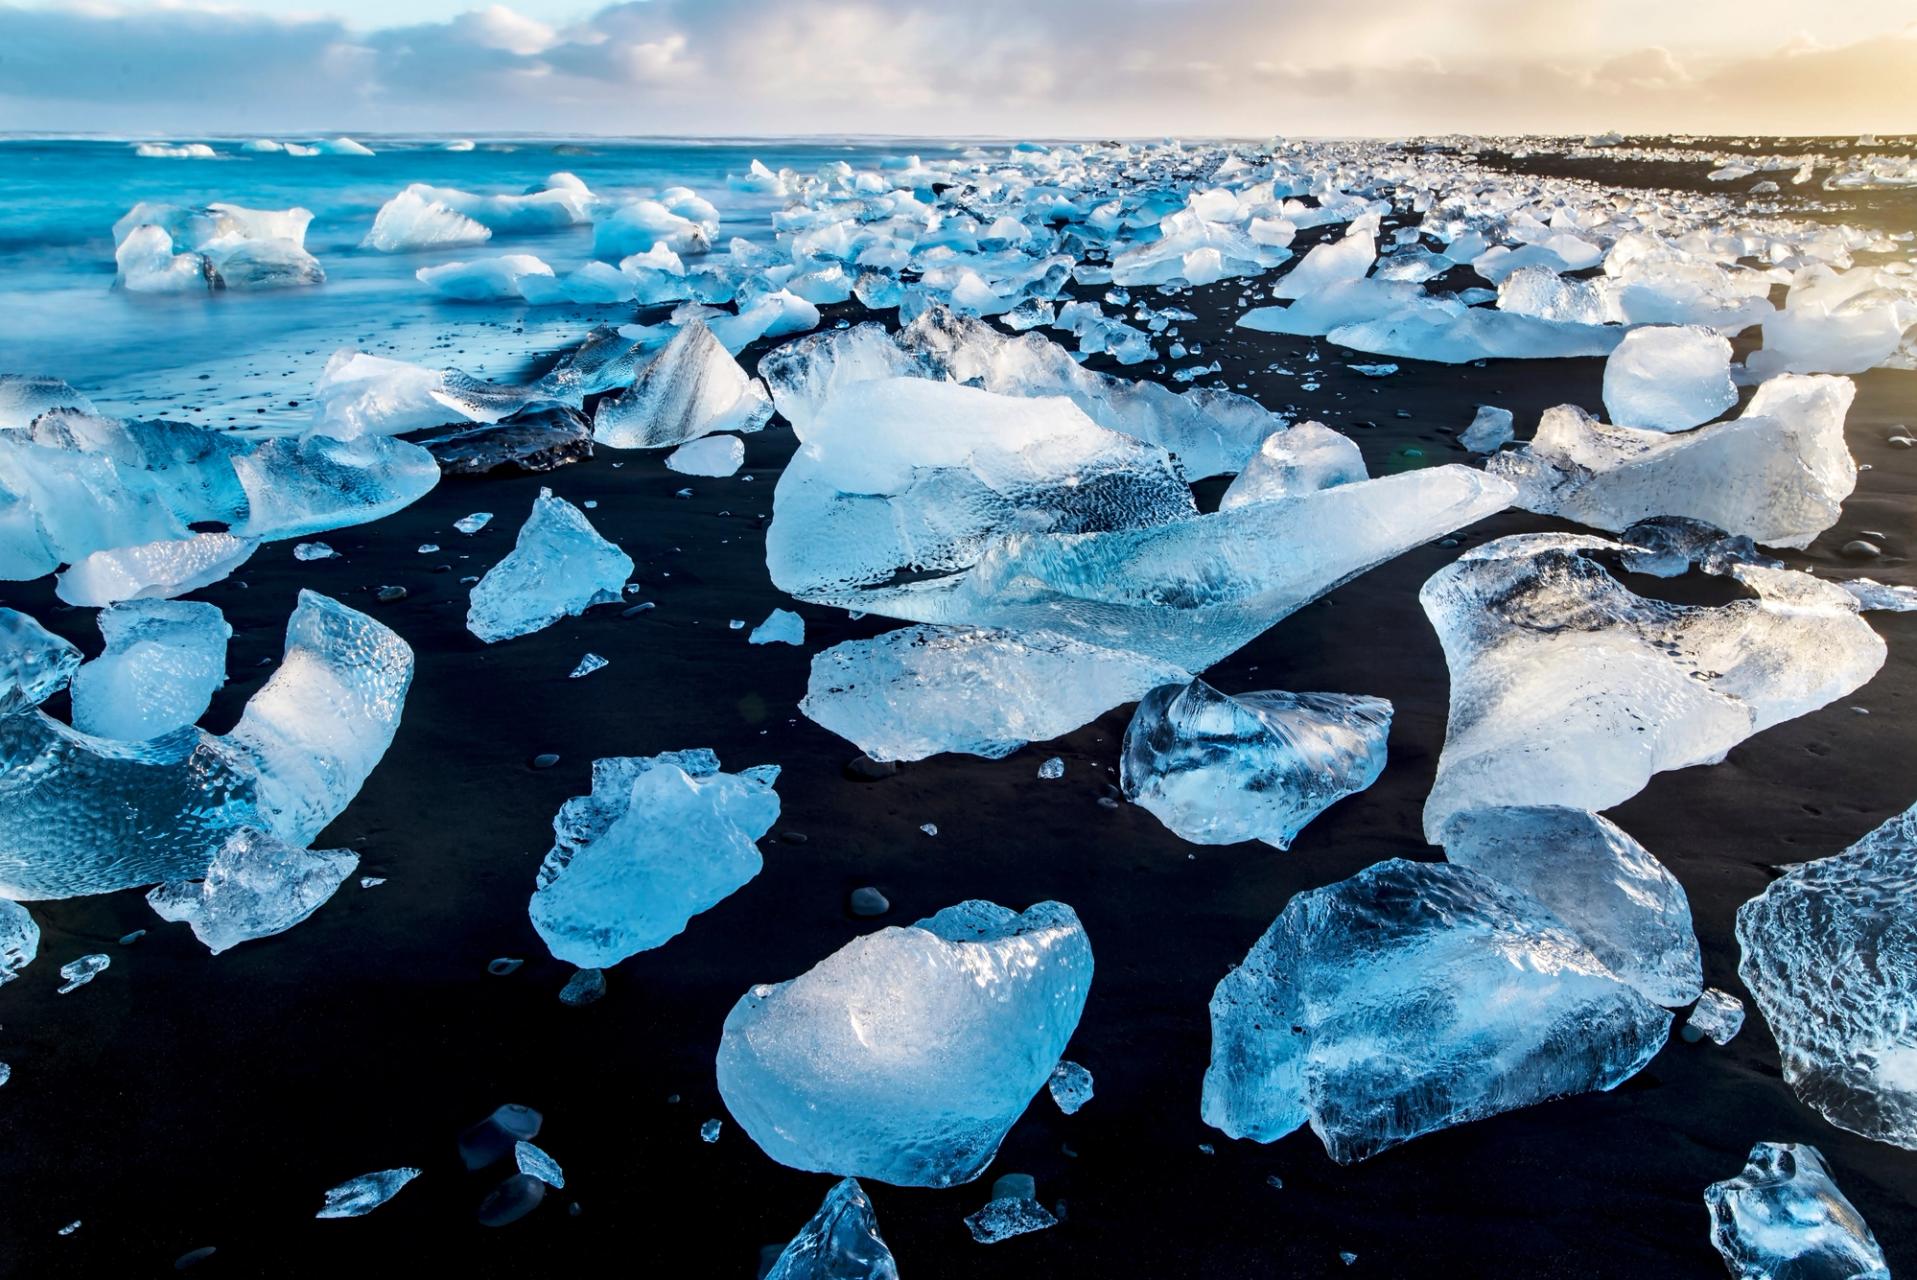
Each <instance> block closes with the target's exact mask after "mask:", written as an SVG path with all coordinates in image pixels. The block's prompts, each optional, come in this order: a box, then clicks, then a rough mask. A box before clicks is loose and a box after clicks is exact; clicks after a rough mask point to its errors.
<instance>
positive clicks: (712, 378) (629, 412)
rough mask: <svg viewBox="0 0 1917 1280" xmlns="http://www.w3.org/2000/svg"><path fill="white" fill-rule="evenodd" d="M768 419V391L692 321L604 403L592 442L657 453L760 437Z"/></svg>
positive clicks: (594, 423)
mask: <svg viewBox="0 0 1917 1280" xmlns="http://www.w3.org/2000/svg"><path fill="white" fill-rule="evenodd" d="M771 416H772V401H771V400H770V399H769V398H768V397H767V395H766V391H765V387H764V386H763V385H762V384H761V383H759V382H758V381H757V380H756V379H753V378H748V377H747V376H746V372H745V370H744V369H741V368H740V367H739V362H738V361H737V360H734V359H733V358H732V355H731V353H730V352H728V351H727V350H726V349H725V347H724V346H722V345H721V344H720V342H719V340H718V339H717V338H715V337H714V336H713V335H712V331H711V330H710V329H708V328H707V327H706V326H705V324H704V323H702V322H701V321H698V320H694V321H692V322H691V323H689V324H687V325H686V326H685V327H684V328H682V329H680V330H679V332H678V333H677V334H675V335H674V336H673V339H672V341H671V342H669V343H667V344H666V348H665V350H663V351H661V352H660V353H659V354H658V355H657V356H655V357H654V358H653V361H652V363H651V364H648V365H647V366H646V367H645V368H644V370H642V371H641V372H640V374H639V377H638V380H637V381H635V382H634V383H633V384H632V386H631V387H630V388H629V389H627V390H626V391H623V392H621V393H620V394H619V395H617V396H613V397H610V398H608V399H605V400H601V401H600V402H599V407H598V409H597V410H595V411H594V413H593V419H592V438H593V439H594V440H595V441H597V442H598V443H600V444H604V445H610V446H612V447H613V448H615V449H657V448H662V447H665V446H668V445H676V444H684V443H685V442H686V441H688V440H695V439H697V438H698V437H700V436H704V435H711V434H712V433H714V432H717V431H757V430H758V429H759V428H760V427H763V426H764V425H765V424H766V421H767V419H769V418H771Z"/></svg>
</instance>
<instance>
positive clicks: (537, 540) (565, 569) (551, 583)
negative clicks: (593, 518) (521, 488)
mask: <svg viewBox="0 0 1917 1280" xmlns="http://www.w3.org/2000/svg"><path fill="white" fill-rule="evenodd" d="M631 576H632V557H630V556H628V555H627V554H626V553H625V552H623V551H621V550H620V549H619V548H618V547H616V546H614V545H613V544H612V543H610V542H607V541H606V540H605V539H604V538H602V537H600V536H599V533H598V531H597V530H595V529H594V528H593V527H592V523H591V522H590V521H588V520H587V519H586V517H585V514H584V513H583V512H581V511H580V510H579V508H577V507H575V506H573V505H572V503H570V502H567V501H566V500H565V499H564V498H555V497H553V493H552V490H551V489H541V490H540V491H539V497H538V498H536V499H535V500H534V501H533V509H532V514H531V515H530V516H529V517H527V519H526V523H525V524H524V525H523V526H521V528H520V530H519V538H518V540H517V541H516V542H515V543H514V544H513V549H512V553H511V554H510V555H508V556H507V557H506V558H505V559H503V560H501V561H500V562H499V563H498V564H496V565H494V566H493V567H492V568H491V569H489V570H488V571H487V572H486V576H485V577H483V578H481V579H480V580H479V582H478V583H477V584H476V585H475V586H474V587H473V592H472V604H471V606H470V607H469V608H468V609H467V610H466V628H467V630H469V631H471V632H472V633H473V634H474V635H476V636H478V637H479V638H480V639H481V640H484V641H485V642H486V643H487V644H492V643H494V642H496V641H499V640H510V639H512V638H513V637H514V636H523V635H530V634H531V633H532V632H535V631H540V630H543V629H545V628H546V627H549V626H551V625H552V624H553V623H555V622H557V621H559V619H561V618H565V617H571V616H574V615H577V614H581V613H584V612H585V611H586V610H587V609H589V608H591V607H592V606H593V605H596V604H608V603H610V602H612V601H615V600H618V599H619V598H620V593H621V592H622V591H623V590H624V588H625V585H626V579H627V578H629V577H631Z"/></svg>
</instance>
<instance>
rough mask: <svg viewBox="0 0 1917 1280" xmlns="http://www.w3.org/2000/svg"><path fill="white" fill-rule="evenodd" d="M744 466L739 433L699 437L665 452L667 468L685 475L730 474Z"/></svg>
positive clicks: (743, 446)
mask: <svg viewBox="0 0 1917 1280" xmlns="http://www.w3.org/2000/svg"><path fill="white" fill-rule="evenodd" d="M744 465H745V441H743V440H741V439H739V437H738V436H700V437H699V438H698V439H697V440H688V441H687V442H686V443H685V444H682V445H680V446H679V447H678V448H677V449H674V450H673V451H672V452H671V453H669V454H667V455H666V470H668V471H677V472H678V473H679V474H680V475H686V476H729V475H732V474H733V473H734V472H736V471H738V469H739V468H740V467H742V466H744Z"/></svg>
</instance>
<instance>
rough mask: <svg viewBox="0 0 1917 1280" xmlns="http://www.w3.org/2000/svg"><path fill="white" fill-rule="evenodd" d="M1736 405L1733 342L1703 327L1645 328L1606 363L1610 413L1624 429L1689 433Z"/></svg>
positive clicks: (1619, 346) (1606, 400) (1630, 336)
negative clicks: (1732, 366) (1732, 355)
mask: <svg viewBox="0 0 1917 1280" xmlns="http://www.w3.org/2000/svg"><path fill="white" fill-rule="evenodd" d="M1736 403H1737V384H1736V383H1734V382H1732V381H1731V344H1730V340H1729V339H1728V338H1726V337H1724V336H1723V335H1722V334H1720V333H1718V332H1717V331H1716V330H1715V329H1707V328H1705V327H1704V326H1703V325H1697V324H1682V325H1672V324H1647V325H1641V326H1639V327H1638V328H1635V329H1632V330H1631V331H1630V332H1629V333H1626V334H1625V335H1624V341H1622V342H1620V343H1618V344H1617V349H1616V350H1615V351H1613V352H1611V355H1610V358H1609V359H1607V360H1606V361H1605V362H1604V411H1605V412H1606V413H1607V414H1609V415H1610V417H1611V421H1612V422H1615V423H1619V424H1620V425H1628V426H1633V427H1647V428H1649V429H1651V430H1653V431H1686V430H1689V429H1690V428H1692V427H1695V426H1697V425H1698V424H1699V423H1700V422H1709V421H1710V420H1711V419H1712V418H1715V417H1716V416H1717V415H1718V414H1720V413H1722V412H1724V410H1726V409H1728V408H1730V407H1731V406H1732V405H1734V404H1736Z"/></svg>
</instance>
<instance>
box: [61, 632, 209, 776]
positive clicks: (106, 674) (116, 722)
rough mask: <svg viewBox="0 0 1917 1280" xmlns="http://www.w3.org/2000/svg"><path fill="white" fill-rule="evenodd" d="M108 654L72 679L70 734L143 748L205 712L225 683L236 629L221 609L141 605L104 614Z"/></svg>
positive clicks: (86, 666)
mask: <svg viewBox="0 0 1917 1280" xmlns="http://www.w3.org/2000/svg"><path fill="white" fill-rule="evenodd" d="M98 621H99V624H100V634H101V635H102V636H104V637H105V638H106V652H104V653H102V654H101V655H100V656H99V657H97V658H95V659H94V660H93V661H91V662H89V663H87V664H86V665H85V666H83V667H81V668H80V670H79V671H78V672H76V673H75V674H74V677H73V688H72V693H73V727H74V728H76V729H78V730H80V732H82V733H90V734H92V735H94V736H95V737H98V738H119V739H121V740H122V741H126V742H144V741H146V740H147V739H148V738H155V737H158V736H159V735H160V734H162V733H165V732H167V731H168V730H170V729H177V728H179V727H180V726H181V725H183V724H192V723H194V722H195V721H196V720H198V719H199V718H200V716H201V715H203V714H204V713H205V711H206V708H207V704H208V703H209V702H211V701H212V699H213V693H214V691H215V690H217V689H218V688H219V687H220V686H221V685H223V684H225V683H226V642H227V641H228V640H229V639H230V638H231V637H232V635H233V628H232V627H229V626H228V625H227V624H226V618H225V617H224V616H223V615H222V614H221V613H220V611H219V609H218V607H217V606H214V605H210V604H202V603H200V602H198V601H192V600H139V601H133V602H130V603H127V604H116V605H114V606H112V607H111V608H108V609H102V610H101V611H100V616H99V619H98Z"/></svg>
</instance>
